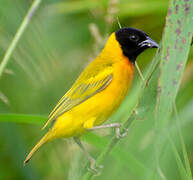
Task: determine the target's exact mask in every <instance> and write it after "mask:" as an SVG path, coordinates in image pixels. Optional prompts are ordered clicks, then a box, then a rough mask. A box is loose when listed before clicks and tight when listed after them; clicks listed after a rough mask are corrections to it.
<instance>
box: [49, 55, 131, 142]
mask: <svg viewBox="0 0 193 180" xmlns="http://www.w3.org/2000/svg"><path fill="white" fill-rule="evenodd" d="M113 68H114V72H113V80H112V82H111V83H110V84H109V86H108V87H107V88H105V89H104V90H103V91H101V92H99V93H97V94H95V95H94V96H92V97H90V98H89V99H88V100H86V101H84V102H83V103H82V104H79V105H78V106H76V107H74V108H73V109H71V110H69V111H68V112H66V113H64V114H63V115H61V116H60V117H58V119H57V121H56V122H55V124H54V126H53V127H52V129H51V131H52V135H53V139H55V138H59V137H71V136H79V135H81V134H83V133H85V132H86V128H92V127H93V126H96V125H100V124H102V123H103V122H104V121H106V120H107V119H108V118H109V117H110V116H111V115H112V114H113V113H114V112H115V111H116V110H117V108H118V107H119V106H120V104H121V102H122V101H123V99H124V98H125V96H126V94H127V92H128V89H129V88H130V85H131V82H132V79H133V65H132V64H131V62H129V61H128V59H126V58H125V60H122V61H120V62H117V63H116V64H114V67H113Z"/></svg>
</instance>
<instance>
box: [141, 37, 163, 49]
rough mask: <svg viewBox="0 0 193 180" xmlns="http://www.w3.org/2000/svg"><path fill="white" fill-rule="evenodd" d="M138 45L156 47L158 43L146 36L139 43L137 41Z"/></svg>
mask: <svg viewBox="0 0 193 180" xmlns="http://www.w3.org/2000/svg"><path fill="white" fill-rule="evenodd" d="M139 46H140V47H145V46H146V47H148V48H158V47H159V45H158V44H157V43H156V42H155V41H154V40H153V39H151V38H150V37H149V36H147V38H146V40H145V41H142V42H141V43H139Z"/></svg>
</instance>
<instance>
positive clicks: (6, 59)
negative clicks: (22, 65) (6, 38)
mask: <svg viewBox="0 0 193 180" xmlns="http://www.w3.org/2000/svg"><path fill="white" fill-rule="evenodd" d="M40 3H41V0H34V1H33V3H32V5H31V7H30V9H29V10H28V12H27V14H26V16H25V17H24V19H23V21H22V23H21V25H20V26H19V28H18V30H17V32H16V34H15V36H14V38H13V40H12V42H11V44H10V45H9V47H8V49H7V51H6V52H5V55H4V57H3V59H2V61H1V64H0V77H1V76H2V74H3V72H4V71H5V68H6V66H7V64H8V62H9V59H10V57H11V55H12V53H13V51H14V49H15V47H16V45H17V43H18V41H19V40H20V38H21V36H22V34H23V33H24V31H25V29H26V27H27V25H28V24H29V22H30V20H31V18H32V16H33V14H34V13H35V11H36V9H37V8H38V6H39V4H40Z"/></svg>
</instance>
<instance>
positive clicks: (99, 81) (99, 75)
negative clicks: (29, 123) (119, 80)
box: [43, 66, 113, 129]
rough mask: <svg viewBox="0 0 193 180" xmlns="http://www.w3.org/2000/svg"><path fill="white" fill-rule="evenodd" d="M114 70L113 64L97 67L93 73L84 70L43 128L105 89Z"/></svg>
mask: <svg viewBox="0 0 193 180" xmlns="http://www.w3.org/2000/svg"><path fill="white" fill-rule="evenodd" d="M89 68H91V67H88V69H87V70H89ZM112 71H113V69H112V66H107V67H105V68H104V70H103V71H101V70H100V68H99V69H97V71H95V73H94V74H92V75H91V74H88V73H86V72H83V73H82V74H81V76H80V77H79V78H78V79H77V81H76V82H75V83H74V85H73V86H72V88H71V89H70V90H69V91H68V92H67V93H66V94H65V95H64V96H63V97H62V98H61V99H60V101H59V102H58V104H57V105H56V107H55V108H54V109H53V111H52V112H51V113H50V115H49V118H48V121H47V122H46V124H45V125H44V127H43V129H44V128H45V127H46V126H47V125H48V124H49V122H51V121H53V120H56V119H57V118H58V117H59V116H60V115H62V114H63V113H65V112H67V111H69V110H70V109H72V108H73V107H75V106H77V105H79V104H80V103H82V102H84V101H86V100H87V99H88V98H90V97H92V96H93V95H95V94H96V93H98V92H100V91H102V90H103V89H105V88H106V87H107V86H108V85H109V84H110V83H111V81H112V78H113V75H112ZM87 72H89V71H87Z"/></svg>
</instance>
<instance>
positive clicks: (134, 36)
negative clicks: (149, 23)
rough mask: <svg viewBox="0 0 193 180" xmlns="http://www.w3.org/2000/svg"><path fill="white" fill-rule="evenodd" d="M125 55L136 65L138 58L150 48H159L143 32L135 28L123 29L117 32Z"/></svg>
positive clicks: (117, 37)
mask: <svg viewBox="0 0 193 180" xmlns="http://www.w3.org/2000/svg"><path fill="white" fill-rule="evenodd" d="M115 35H116V39H117V41H118V42H119V44H120V45H121V49H122V51H123V54H124V55H125V56H127V57H128V58H129V60H130V61H132V62H133V63H135V60H136V58H137V56H138V55H139V54H140V53H142V52H143V51H144V50H145V49H148V48H158V47H159V46H158V44H157V43H156V42H155V41H154V40H152V39H151V38H150V37H149V36H148V35H147V34H145V33H144V32H143V31H141V30H138V29H134V28H121V29H119V30H118V31H116V32H115Z"/></svg>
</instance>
